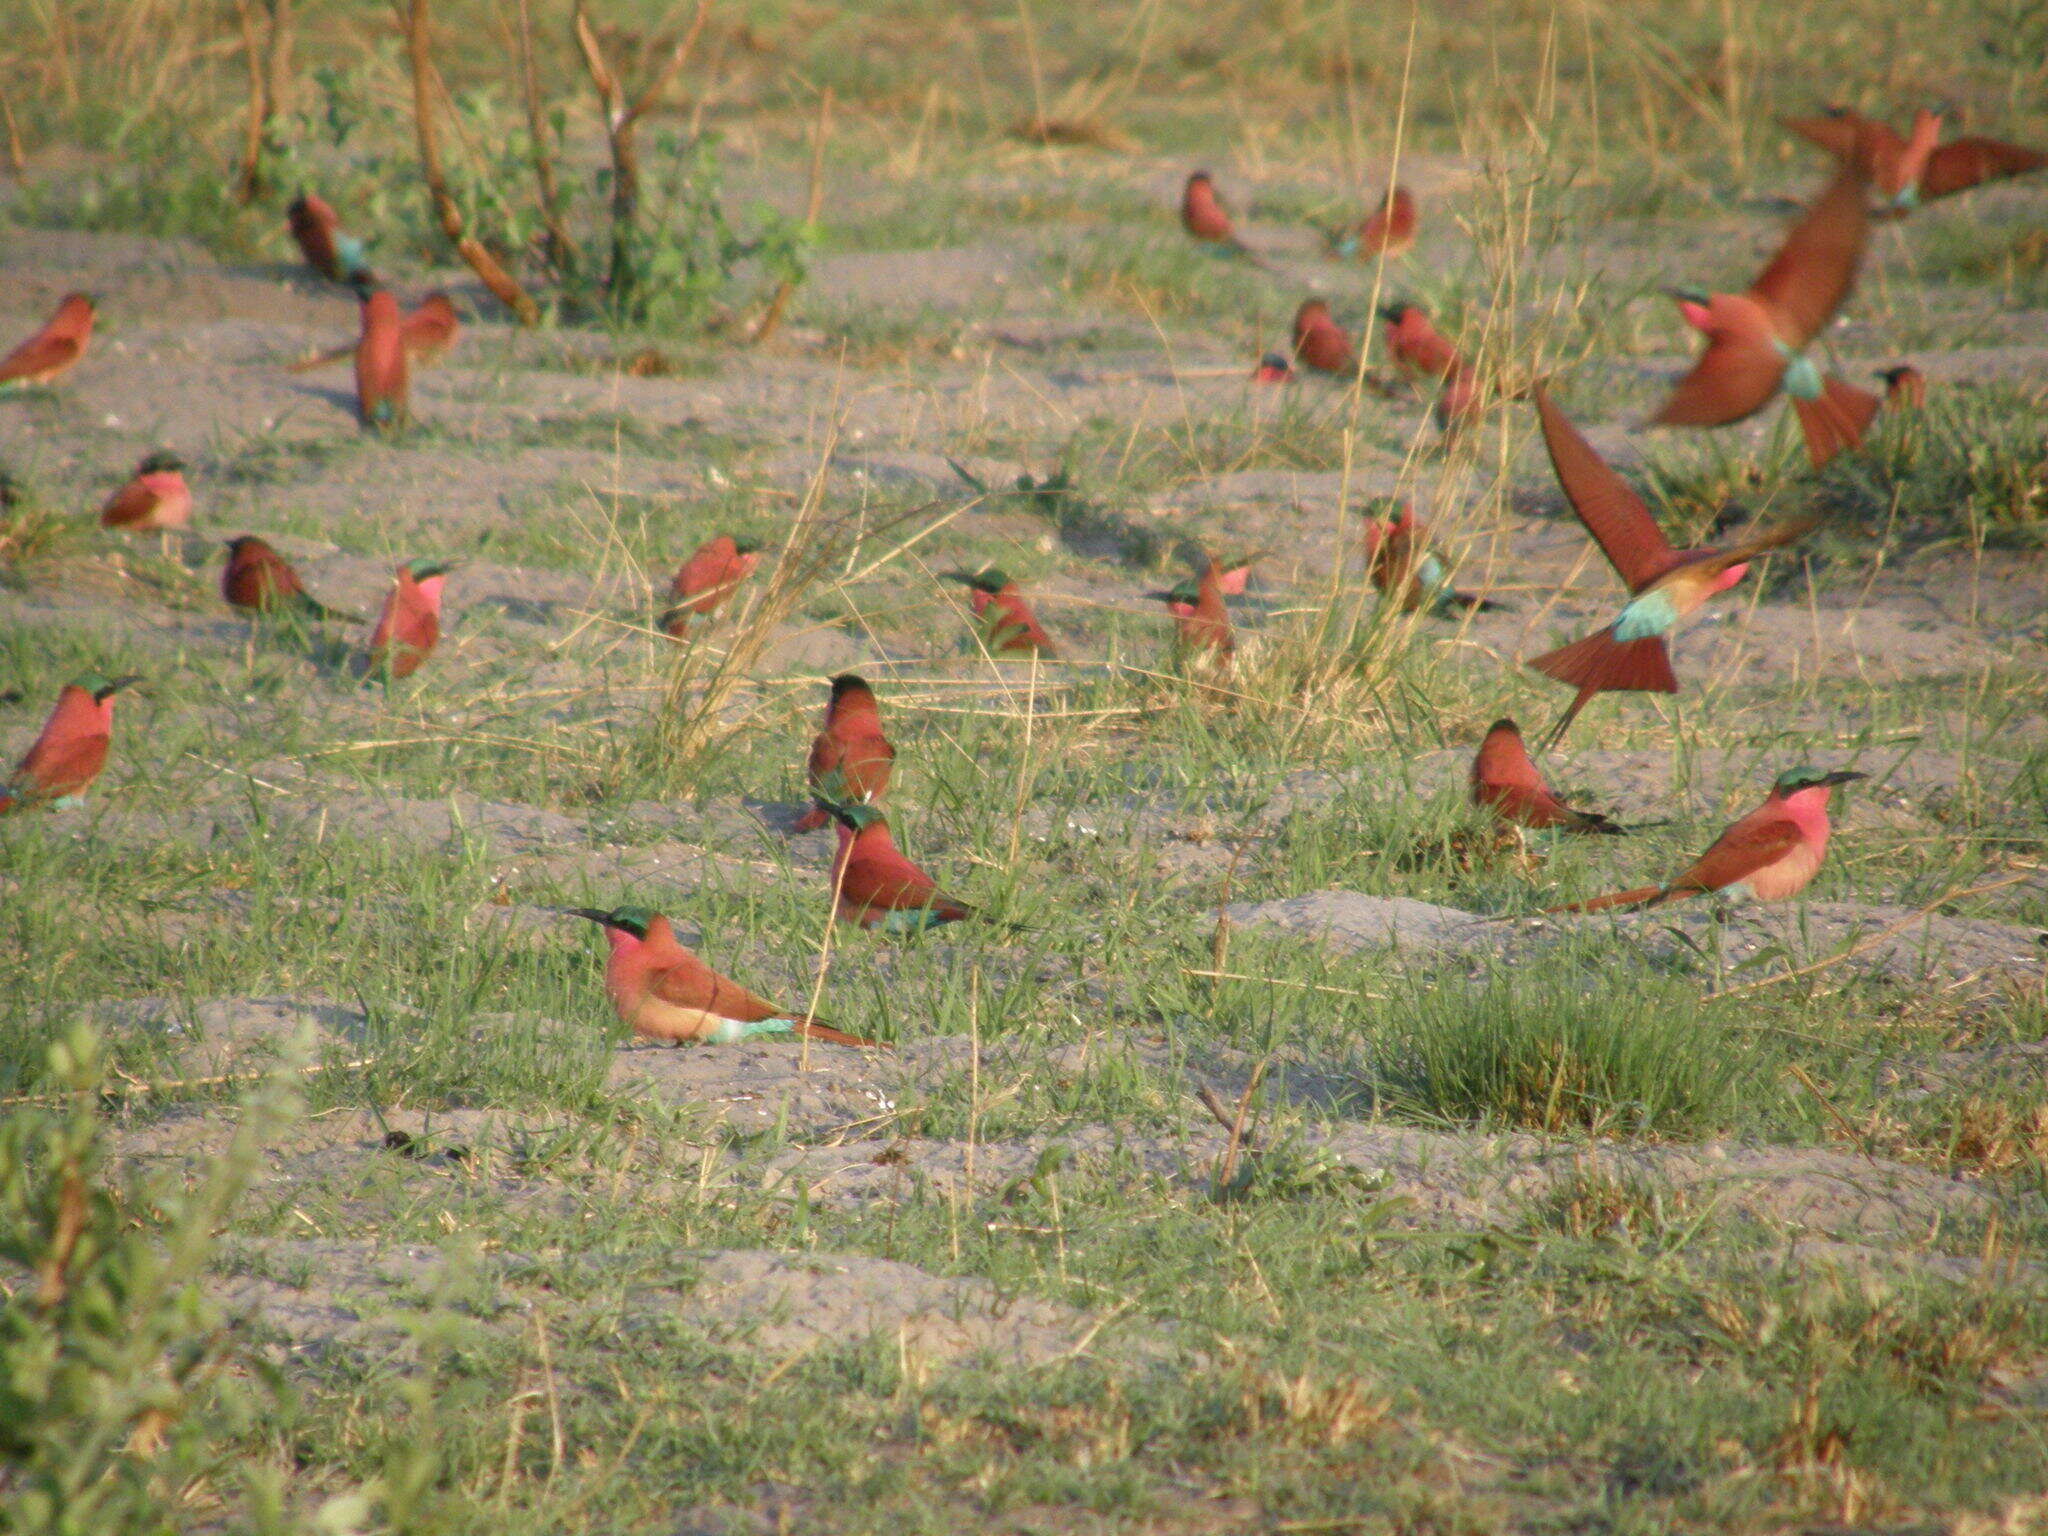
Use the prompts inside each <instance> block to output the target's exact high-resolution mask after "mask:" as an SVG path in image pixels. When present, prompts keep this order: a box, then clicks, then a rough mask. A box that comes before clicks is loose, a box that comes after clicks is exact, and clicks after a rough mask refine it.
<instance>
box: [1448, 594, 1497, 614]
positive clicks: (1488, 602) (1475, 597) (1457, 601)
mask: <svg viewBox="0 0 2048 1536" xmlns="http://www.w3.org/2000/svg"><path fill="white" fill-rule="evenodd" d="M1444 601H1445V603H1446V605H1447V606H1449V607H1452V608H1477V609H1478V610H1479V611H1480V612H1481V613H1509V612H1512V611H1513V610H1512V609H1510V608H1509V607H1508V605H1507V604H1506V603H1496V602H1495V601H1494V600H1493V599H1492V598H1490V597H1481V596H1480V595H1479V594H1478V593H1477V592H1453V593H1451V594H1450V595H1449V596H1448V597H1446V598H1445V599H1444Z"/></svg>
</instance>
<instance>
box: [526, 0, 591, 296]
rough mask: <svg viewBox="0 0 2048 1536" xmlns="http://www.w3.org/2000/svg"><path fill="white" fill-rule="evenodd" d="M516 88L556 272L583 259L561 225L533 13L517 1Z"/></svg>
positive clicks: (543, 221) (557, 182)
mask: <svg viewBox="0 0 2048 1536" xmlns="http://www.w3.org/2000/svg"><path fill="white" fill-rule="evenodd" d="M518 41H519V85H520V90H521V92H522V93H523V94H524V96H525V98H526V132H527V137H528V138H529V139H531V140H532V143H533V151H532V153H533V180H534V185H535V187H536V188H537V190H538V192H539V196H540V218H541V223H542V225H543V226H545V228H546V230H547V241H548V260H549V262H550V263H551V264H552V265H553V266H554V268H555V270H556V271H557V272H562V271H565V270H569V269H573V268H574V267H576V266H577V265H578V264H579V263H580V262H581V260H582V253H581V252H580V251H579V250H578V249H577V246H576V241H575V240H574V239H573V238H572V237H571V236H570V234H569V231H568V228H567V226H565V225H564V224H563V223H562V186H561V182H560V181H559V180H558V179H557V178H556V176H555V157H554V156H553V155H551V154H550V153H549V152H548V124H547V113H546V112H545V111H544V110H543V108H542V105H541V97H540V70H539V68H538V67H537V66H536V65H535V63H534V56H533V13H532V11H531V9H530V8H529V6H528V3H527V0H519V40H518Z"/></svg>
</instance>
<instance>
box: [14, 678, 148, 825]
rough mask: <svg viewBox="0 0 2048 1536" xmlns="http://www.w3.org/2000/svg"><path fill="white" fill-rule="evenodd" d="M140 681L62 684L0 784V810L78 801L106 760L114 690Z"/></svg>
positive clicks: (57, 806)
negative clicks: (32, 738)
mask: <svg viewBox="0 0 2048 1536" xmlns="http://www.w3.org/2000/svg"><path fill="white" fill-rule="evenodd" d="M140 681H141V679H140V678H137V677H115V678H104V677H97V676H87V677H81V678H80V679H79V680H78V681H77V682H75V683H67V684H65V685H64V689H63V691H62V692H60V693H59V694H58V695H57V707H56V708H55V709H53V710H51V711H50V718H49V719H48V720H46V721H44V722H43V729H42V733H41V734H40V735H39V736H37V737H36V739H35V742H34V744H33V745H31V746H30V747H29V749H28V751H27V753H26V754H25V755H24V756H23V757H22V759H21V761H20V762H18V763H16V764H15V765H14V772H12V773H11V774H9V775H8V776H7V779H6V782H5V783H0V815H4V814H6V813H7V812H8V811H16V810H22V809H25V808H27V807H29V806H34V805H48V806H50V807H51V808H52V809H54V810H60V811H61V810H69V809H70V808H71V807H73V806H75V805H77V804H78V803H79V802H80V801H82V800H83V799H84V798H85V792H86V790H87V789H89V788H91V787H92V781H93V780H94V779H96V778H98V777H99V776H100V770H101V769H102V768H104V767H106V765H107V748H108V747H109V746H110V745H111V744H112V742H113V736H114V695H115V694H117V693H119V692H120V691H121V690H122V689H123V688H126V687H128V686H130V685H131V684H134V683H138V682H140Z"/></svg>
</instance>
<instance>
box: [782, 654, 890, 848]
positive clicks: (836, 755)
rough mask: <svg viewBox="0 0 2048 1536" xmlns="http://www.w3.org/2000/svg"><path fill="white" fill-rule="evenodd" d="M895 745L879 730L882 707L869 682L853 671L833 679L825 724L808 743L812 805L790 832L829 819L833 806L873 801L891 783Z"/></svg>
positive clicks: (806, 766) (811, 827) (807, 773)
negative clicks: (876, 700)
mask: <svg viewBox="0 0 2048 1536" xmlns="http://www.w3.org/2000/svg"><path fill="white" fill-rule="evenodd" d="M895 763H896V749H895V748H894V747H893V746H891V745H890V744H889V738H888V737H887V736H886V735H884V734H883V733H882V711H881V706H880V705H879V704H877V703H876V702H875V693H874V690H873V689H872V688H870V687H869V686H868V684H867V680H866V679H865V678H862V677H857V676H855V675H854V674H853V673H851V672H843V673H841V674H840V675H839V676H838V677H835V678H833V679H832V697H831V700H830V701H829V702H828V703H827V704H826V705H825V724H824V726H823V728H822V729H820V730H819V732H818V734H817V736H816V737H815V738H814V739H813V740H812V742H811V755H810V757H809V758H808V759H807V760H806V761H805V764H804V777H805V779H806V780H807V781H808V782H809V784H810V786H811V795H812V797H813V800H814V804H813V807H812V809H811V810H809V811H806V812H805V813H804V814H803V815H802V816H801V817H799V818H798V819H797V823H796V826H795V828H794V829H793V830H795V831H798V832H811V831H815V830H816V829H817V828H819V827H822V826H823V825H825V823H826V822H828V821H830V820H831V819H832V809H831V808H832V807H833V806H834V805H871V804H873V803H874V802H876V801H878V800H880V799H881V798H882V793H883V791H884V790H886V789H888V787H889V774H890V772H891V771H892V770H893V768H894V767H895Z"/></svg>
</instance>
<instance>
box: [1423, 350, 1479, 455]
mask: <svg viewBox="0 0 2048 1536" xmlns="http://www.w3.org/2000/svg"><path fill="white" fill-rule="evenodd" d="M1485 404H1486V392H1485V390H1484V389H1482V388H1481V386H1480V383H1479V375H1478V374H1477V373H1475V372H1474V371H1473V370H1472V369H1471V368H1469V367H1467V366H1466V365H1465V363H1464V362H1463V361H1460V362H1459V363H1458V365H1457V366H1456V367H1455V368H1453V369H1452V370H1451V371H1450V373H1449V374H1448V375H1446V376H1445V378H1444V387H1443V388H1442V389H1440V390H1439V391H1437V397H1436V404H1435V405H1433V406H1431V407H1430V414H1431V415H1433V416H1434V417H1435V418H1436V424H1437V426H1438V428H1439V429H1441V431H1442V432H1443V434H1444V440H1445V441H1446V442H1449V441H1450V440H1452V439H1453V438H1455V437H1457V436H1458V435H1459V434H1460V433H1461V432H1463V431H1464V430H1465V428H1466V427H1468V426H1470V425H1471V424H1472V422H1473V421H1474V420H1475V419H1476V418H1477V417H1478V415H1479V412H1480V410H1481V408H1482V407H1483V406H1484V405H1485Z"/></svg>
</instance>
